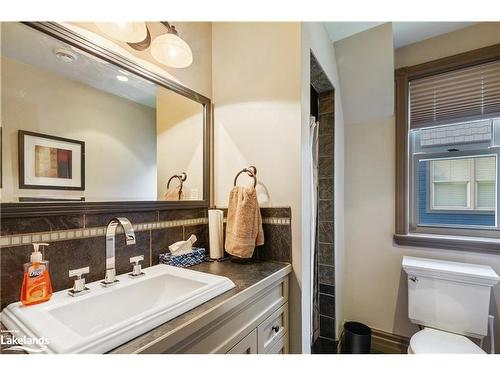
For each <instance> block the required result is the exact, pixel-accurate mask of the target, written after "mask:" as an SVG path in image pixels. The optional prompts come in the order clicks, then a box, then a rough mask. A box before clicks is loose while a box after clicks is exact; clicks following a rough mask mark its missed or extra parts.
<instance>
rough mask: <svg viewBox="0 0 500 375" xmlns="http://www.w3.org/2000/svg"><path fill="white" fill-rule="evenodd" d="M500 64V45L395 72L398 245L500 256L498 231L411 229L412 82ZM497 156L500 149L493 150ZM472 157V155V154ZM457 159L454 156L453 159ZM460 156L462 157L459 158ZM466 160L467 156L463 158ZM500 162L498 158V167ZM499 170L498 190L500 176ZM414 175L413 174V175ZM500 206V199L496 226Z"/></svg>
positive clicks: (449, 228)
mask: <svg viewBox="0 0 500 375" xmlns="http://www.w3.org/2000/svg"><path fill="white" fill-rule="evenodd" d="M496 60H500V43H498V44H494V45H491V46H488V47H484V48H480V49H476V50H472V51H468V52H464V53H461V54H458V55H453V56H449V57H445V58H441V59H438V60H434V61H430V62H426V63H423V64H419V65H414V66H409V67H403V68H399V69H397V70H396V71H395V94H396V95H395V118H396V197H395V203H396V207H395V208H396V212H395V216H396V222H395V234H394V240H395V242H396V243H397V244H399V245H406V246H421V247H434V248H442V249H453V250H466V251H487V252H498V253H500V231H499V230H498V229H482V228H474V229H472V228H465V227H460V228H458V227H439V228H438V227H427V226H426V227H425V228H421V227H417V228H411V227H410V221H411V220H410V217H409V213H410V204H413V203H414V202H411V201H410V197H411V196H414V195H410V189H413V188H414V187H413V185H412V184H411V174H410V172H411V169H413V168H412V166H411V165H410V164H411V157H410V153H409V152H410V148H409V131H410V128H409V108H408V104H409V85H408V84H409V82H410V81H412V80H415V79H418V78H423V77H428V76H431V75H435V74H440V73H445V72H449V71H452V70H456V69H461V68H466V67H470V66H474V65H478V64H483V63H487V62H492V61H496ZM490 153H497V155H499V150H498V149H491V150H490ZM469 155H470V153H469ZM448 156H449V155H448ZM454 156H455V155H454ZM456 156H459V153H457V154H456ZM464 156H466V155H464ZM499 162H500V159H499V158H498V156H497V163H499ZM498 169H500V168H497V188H498V184H499V183H500V172H499V171H498ZM412 173H413V172H412ZM499 215H500V202H499V200H498V199H497V222H498V221H499V219H500V218H499ZM497 225H498V224H497Z"/></svg>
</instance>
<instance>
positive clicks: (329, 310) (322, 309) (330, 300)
mask: <svg viewBox="0 0 500 375" xmlns="http://www.w3.org/2000/svg"><path fill="white" fill-rule="evenodd" d="M319 313H320V314H321V315H326V316H329V317H330V318H335V298H334V297H333V296H330V295H328V294H320V295H319Z"/></svg>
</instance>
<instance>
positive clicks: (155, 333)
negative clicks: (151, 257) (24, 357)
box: [0, 260, 289, 354]
mask: <svg viewBox="0 0 500 375" xmlns="http://www.w3.org/2000/svg"><path fill="white" fill-rule="evenodd" d="M287 267H289V263H282V262H273V261H259V260H253V261H252V262H251V263H247V264H240V263H234V262H231V261H225V262H204V263H201V264H198V265H196V266H193V267H190V268H189V269H192V270H195V271H201V272H206V273H210V274H213V275H220V276H226V277H228V278H229V279H231V280H232V281H233V282H234V284H235V285H236V287H235V288H233V289H231V290H229V291H227V292H225V293H223V294H221V295H219V296H217V297H215V298H213V299H211V300H209V301H207V302H205V303H203V304H202V305H200V306H198V307H195V308H194V309H192V310H190V311H188V312H186V313H184V314H182V315H180V316H178V317H177V318H174V319H172V320H170V321H168V322H166V323H164V324H162V325H159V326H158V327H155V328H153V329H152V330H151V331H148V332H146V333H144V334H142V335H140V336H138V337H136V338H134V339H132V340H131V341H129V342H127V343H125V344H123V345H120V346H119V347H117V348H115V349H113V350H111V351H110V352H109V353H112V354H118V353H119V354H131V353H137V352H139V351H141V349H142V348H144V347H145V346H146V345H147V344H149V343H151V342H153V341H156V340H158V339H160V338H162V337H164V336H165V335H168V333H169V332H171V331H173V330H176V329H178V328H179V327H181V326H183V325H185V324H186V323H187V322H190V321H192V320H195V319H196V318H197V317H198V316H201V315H202V314H203V313H205V312H207V311H208V310H210V309H213V308H214V307H216V306H219V305H221V304H223V303H224V302H225V301H227V300H228V299H230V298H231V297H233V296H235V295H237V294H239V293H241V292H243V291H244V290H245V289H247V288H249V287H251V286H253V285H255V284H257V283H258V282H260V281H262V280H264V279H266V278H267V277H269V276H271V275H273V274H275V273H276V272H278V271H281V270H283V269H285V268H287ZM0 329H1V330H5V327H4V326H3V325H1V324H0ZM2 334H5V333H2Z"/></svg>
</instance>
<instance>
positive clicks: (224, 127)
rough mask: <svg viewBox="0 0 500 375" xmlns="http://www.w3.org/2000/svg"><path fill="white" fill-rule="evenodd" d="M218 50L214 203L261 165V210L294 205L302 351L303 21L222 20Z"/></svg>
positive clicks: (294, 283)
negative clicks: (243, 175)
mask: <svg viewBox="0 0 500 375" xmlns="http://www.w3.org/2000/svg"><path fill="white" fill-rule="evenodd" d="M212 48H213V50H212V58H213V60H212V67H213V100H214V110H215V113H214V117H215V200H216V204H217V205H218V206H227V200H228V195H229V191H230V189H231V187H232V184H233V178H234V176H235V174H236V173H237V172H238V171H239V170H240V169H242V168H243V167H247V166H249V165H255V166H256V167H257V170H258V178H259V182H260V184H259V186H258V193H259V199H260V201H261V205H262V206H264V205H267V206H270V205H272V206H291V207H292V234H293V235H292V246H293V273H292V275H291V277H290V281H291V282H290V299H291V302H290V303H291V306H293V308H292V309H290V313H291V317H290V318H291V321H290V324H291V325H290V327H291V351H292V352H300V344H301V343H300V341H301V338H300V337H301V324H300V317H301V313H300V293H301V291H300V286H301V281H302V280H301V239H300V231H301V226H300V222H301V219H300V216H301V204H300V201H301V192H300V186H301V170H300V160H301V159H300V158H301V154H300V153H301V149H300V141H301V139H300V138H301V129H300V128H301V123H300V116H301V115H300V114H301V97H300V95H301V84H300V59H301V52H300V24H299V23H241V22H238V23H218V22H216V23H214V24H213V25H212ZM244 182H245V181H244V180H243V178H242V179H241V183H244ZM247 182H248V180H247Z"/></svg>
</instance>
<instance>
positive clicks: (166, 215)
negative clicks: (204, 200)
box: [159, 208, 208, 221]
mask: <svg viewBox="0 0 500 375" xmlns="http://www.w3.org/2000/svg"><path fill="white" fill-rule="evenodd" d="M159 217H160V221H170V220H185V219H199V218H201V217H208V210H207V209H206V208H188V209H182V210H165V211H160V213H159Z"/></svg>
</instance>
